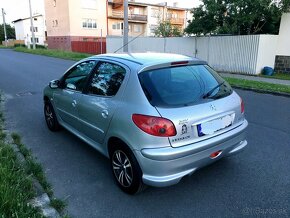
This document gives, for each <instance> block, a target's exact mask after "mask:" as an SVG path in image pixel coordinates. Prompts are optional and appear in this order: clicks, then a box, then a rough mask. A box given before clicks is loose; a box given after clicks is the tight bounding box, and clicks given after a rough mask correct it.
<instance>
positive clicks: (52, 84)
mask: <svg viewBox="0 0 290 218" xmlns="http://www.w3.org/2000/svg"><path fill="white" fill-rule="evenodd" d="M49 87H50V88H51V89H57V88H58V87H59V80H52V81H50V82H49Z"/></svg>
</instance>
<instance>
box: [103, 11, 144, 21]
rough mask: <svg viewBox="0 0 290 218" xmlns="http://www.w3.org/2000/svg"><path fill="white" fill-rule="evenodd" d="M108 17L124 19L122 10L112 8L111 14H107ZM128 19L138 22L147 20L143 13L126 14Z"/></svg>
mask: <svg viewBox="0 0 290 218" xmlns="http://www.w3.org/2000/svg"><path fill="white" fill-rule="evenodd" d="M109 17H110V18H115V19H124V12H123V11H117V10H112V13H111V15H109ZM128 19H129V21H131V22H134V21H136V22H140V23H146V22H147V15H143V14H130V13H129V14H128Z"/></svg>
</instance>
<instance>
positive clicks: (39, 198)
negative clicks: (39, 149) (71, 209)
mask: <svg viewBox="0 0 290 218" xmlns="http://www.w3.org/2000/svg"><path fill="white" fill-rule="evenodd" d="M3 102H4V100H3V99H2V98H1V97H0V108H1V109H2V108H3ZM4 128H5V127H4ZM3 132H4V133H5V134H6V138H5V139H4V142H5V143H7V144H9V145H11V148H12V149H13V150H14V152H15V154H16V156H17V159H18V161H19V163H20V164H23V165H25V164H26V163H27V161H26V158H25V157H24V155H23V154H22V153H21V152H20V150H19V148H18V145H16V144H15V143H13V142H12V139H11V136H10V131H8V130H7V129H3ZM32 183H33V187H34V190H35V192H36V197H35V198H33V199H31V200H30V201H29V202H28V204H30V205H31V206H32V207H34V208H38V209H40V213H42V215H43V216H44V217H48V218H60V217H62V216H61V215H60V213H59V212H58V211H57V210H56V209H55V208H53V207H52V206H50V203H51V200H50V198H49V196H48V194H47V193H46V192H45V191H44V189H43V187H42V185H41V184H40V183H39V181H38V180H37V179H36V178H35V177H34V176H33V175H32Z"/></svg>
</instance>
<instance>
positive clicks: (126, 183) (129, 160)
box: [110, 145, 145, 195]
mask: <svg viewBox="0 0 290 218" xmlns="http://www.w3.org/2000/svg"><path fill="white" fill-rule="evenodd" d="M110 153H111V154H110V159H111V167H112V172H113V176H114V178H115V181H116V182H117V184H118V186H119V187H120V189H121V190H122V191H124V192H125V193H127V194H130V195H134V194H137V193H139V192H141V191H143V190H144V189H145V184H144V183H143V181H142V170H141V168H140V166H139V164H138V162H137V160H136V158H135V156H134V154H133V152H132V151H131V150H130V149H129V148H128V147H127V146H125V145H116V146H114V147H113V150H112V151H111V152H110Z"/></svg>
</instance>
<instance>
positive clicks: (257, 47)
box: [107, 35, 278, 74]
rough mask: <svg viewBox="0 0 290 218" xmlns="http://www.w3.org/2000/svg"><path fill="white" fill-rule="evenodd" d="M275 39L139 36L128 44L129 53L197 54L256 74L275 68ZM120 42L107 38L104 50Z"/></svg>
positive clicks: (234, 69) (227, 68) (216, 66)
mask: <svg viewBox="0 0 290 218" xmlns="http://www.w3.org/2000/svg"><path fill="white" fill-rule="evenodd" d="M277 38H278V36H273V35H249V36H211V37H208V36H205V37H172V38H171V37H169V38H157V37H139V38H137V39H136V40H134V41H132V42H131V43H129V52H167V53H177V54H183V55H188V56H196V57H197V58H199V59H202V60H205V61H207V62H208V63H209V65H211V66H212V67H213V68H214V69H215V70H218V71H225V72H232V73H245V74H259V73H260V72H261V69H262V68H263V67H264V66H270V67H274V61H275V48H276V44H277ZM131 39H132V38H130V39H129V40H131ZM122 45H123V39H122V37H107V52H109V53H112V52H114V51H116V50H117V49H118V48H120V47H122ZM122 51H123V50H122V49H120V50H119V52H122ZM195 52H196V54H195Z"/></svg>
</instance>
